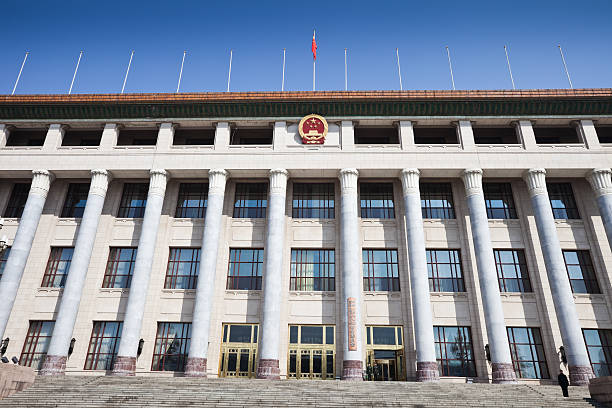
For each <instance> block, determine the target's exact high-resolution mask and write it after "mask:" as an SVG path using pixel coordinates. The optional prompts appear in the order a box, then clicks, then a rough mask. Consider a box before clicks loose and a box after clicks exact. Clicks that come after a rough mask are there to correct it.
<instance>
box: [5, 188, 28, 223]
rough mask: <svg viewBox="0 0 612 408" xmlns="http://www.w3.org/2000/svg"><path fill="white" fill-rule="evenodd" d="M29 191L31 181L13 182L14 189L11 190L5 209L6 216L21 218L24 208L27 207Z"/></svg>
mask: <svg viewBox="0 0 612 408" xmlns="http://www.w3.org/2000/svg"><path fill="white" fill-rule="evenodd" d="M29 193H30V183H15V184H13V190H12V191H11V196H10V197H9V201H8V205H7V206H6V209H5V210H4V216H5V217H6V218H21V214H23V208H24V207H25V204H26V201H28V194H29Z"/></svg>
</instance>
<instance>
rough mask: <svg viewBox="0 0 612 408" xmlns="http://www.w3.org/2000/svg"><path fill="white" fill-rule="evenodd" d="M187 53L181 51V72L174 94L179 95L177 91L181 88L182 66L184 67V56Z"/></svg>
mask: <svg viewBox="0 0 612 408" xmlns="http://www.w3.org/2000/svg"><path fill="white" fill-rule="evenodd" d="M186 54H187V51H186V50H185V51H183V61H182V62H181V71H180V72H179V79H178V85H176V93H179V89H180V88H181V79H182V78H183V65H185V55H186Z"/></svg>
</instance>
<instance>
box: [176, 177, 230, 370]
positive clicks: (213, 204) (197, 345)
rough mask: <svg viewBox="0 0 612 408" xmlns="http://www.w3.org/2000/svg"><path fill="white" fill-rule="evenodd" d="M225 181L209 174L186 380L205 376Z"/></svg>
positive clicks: (224, 178)
mask: <svg viewBox="0 0 612 408" xmlns="http://www.w3.org/2000/svg"><path fill="white" fill-rule="evenodd" d="M226 179H227V171H225V170H223V169H211V170H209V171H208V199H207V200H208V203H207V206H206V217H205V219H204V234H203V236H202V251H201V253H200V275H199V276H198V284H197V287H196V298H195V305H194V308H193V323H192V325H191V344H190V345H189V357H188V358H187V364H186V366H185V375H186V376H188V377H206V369H207V367H206V363H207V358H208V338H209V335H210V316H211V312H212V307H213V297H214V293H215V276H216V274H217V253H218V251H219V236H220V232H221V220H222V217H223V201H224V197H225V182H226Z"/></svg>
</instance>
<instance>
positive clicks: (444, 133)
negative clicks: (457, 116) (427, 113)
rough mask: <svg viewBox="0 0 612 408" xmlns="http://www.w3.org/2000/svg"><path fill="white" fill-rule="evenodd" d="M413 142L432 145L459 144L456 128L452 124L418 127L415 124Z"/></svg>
mask: <svg viewBox="0 0 612 408" xmlns="http://www.w3.org/2000/svg"><path fill="white" fill-rule="evenodd" d="M413 130H414V143H416V144H425V145H434V144H446V145H448V144H459V139H458V137H457V129H456V128H455V127H454V126H448V127H418V126H415V127H414V128H413Z"/></svg>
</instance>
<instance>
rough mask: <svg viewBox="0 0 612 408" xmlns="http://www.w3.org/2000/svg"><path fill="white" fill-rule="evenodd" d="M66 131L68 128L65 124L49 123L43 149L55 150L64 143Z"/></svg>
mask: <svg viewBox="0 0 612 408" xmlns="http://www.w3.org/2000/svg"><path fill="white" fill-rule="evenodd" d="M65 131H66V129H65V128H64V126H62V125H60V124H57V123H54V124H52V125H49V129H47V135H46V136H45V142H44V144H43V147H42V150H44V151H53V150H56V149H57V148H58V147H60V146H61V145H62V139H63V138H64V133H65Z"/></svg>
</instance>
